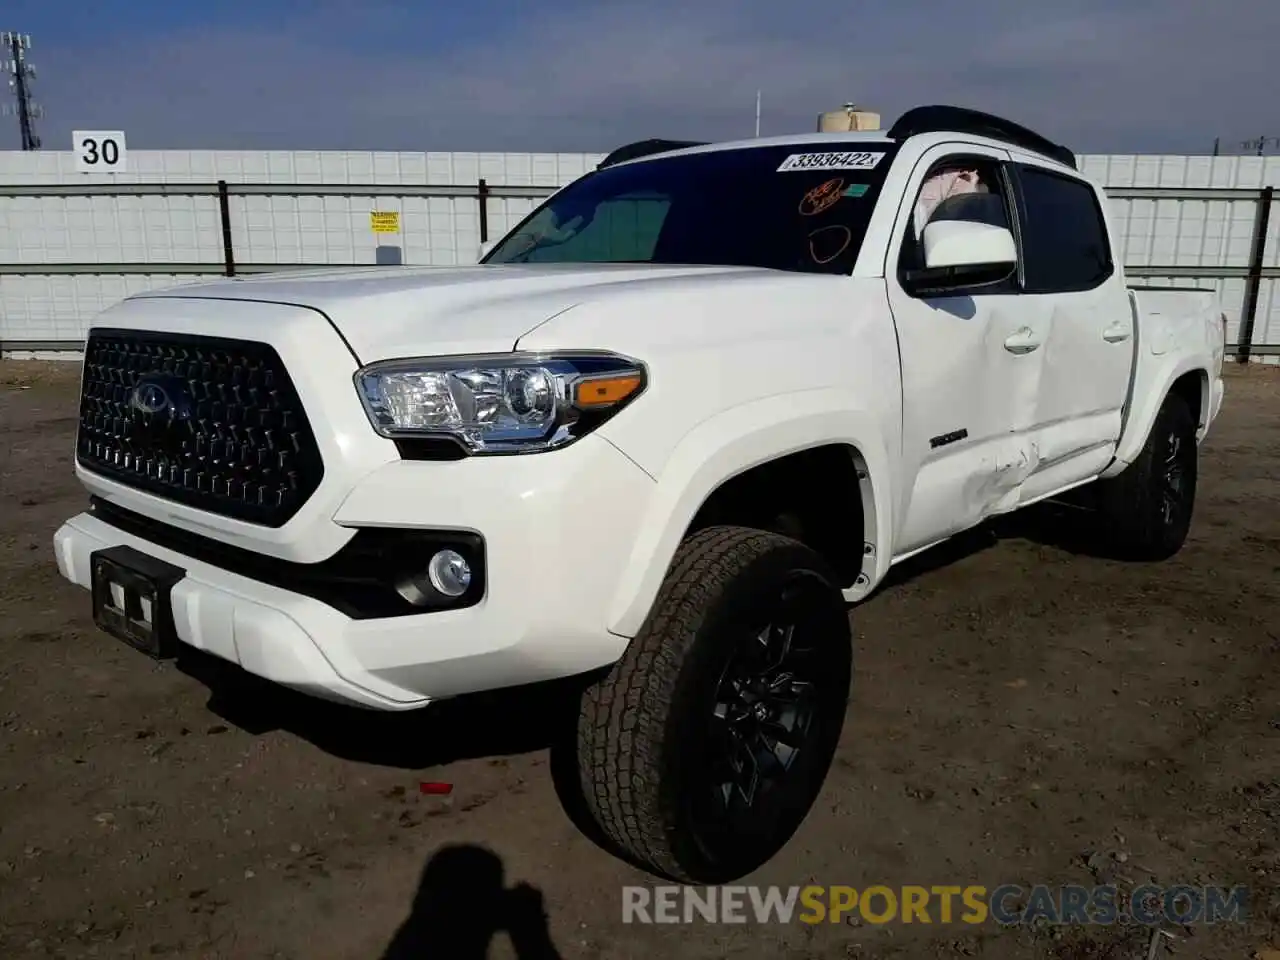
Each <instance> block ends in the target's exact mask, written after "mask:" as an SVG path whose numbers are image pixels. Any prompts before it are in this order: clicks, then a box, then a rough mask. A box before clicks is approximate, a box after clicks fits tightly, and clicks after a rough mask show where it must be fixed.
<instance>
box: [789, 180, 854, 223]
mask: <svg viewBox="0 0 1280 960" xmlns="http://www.w3.org/2000/svg"><path fill="white" fill-rule="evenodd" d="M843 187H844V180H843V179H841V178H840V177H835V178H833V179H831V180H828V181H827V182H826V183H820V184H818V185H817V186H816V187H814V188H813V189H812V190H810V191H808V192H807V193H806V194H805V195H804V196H803V197H801V198H800V216H802V217H813V216H817V215H818V214H819V213H821V212H822V211H823V210H826V209H827V208H828V207H831V206H834V205H835V204H836V203H838V202H839V200H840V197H841V193H840V191H841V189H842V188H843Z"/></svg>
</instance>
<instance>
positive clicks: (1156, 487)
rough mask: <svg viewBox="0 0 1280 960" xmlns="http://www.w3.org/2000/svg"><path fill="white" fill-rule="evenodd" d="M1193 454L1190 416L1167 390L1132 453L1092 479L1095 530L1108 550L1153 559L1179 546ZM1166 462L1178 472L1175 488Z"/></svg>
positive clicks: (1187, 520)
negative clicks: (1111, 471) (1117, 470)
mask: <svg viewBox="0 0 1280 960" xmlns="http://www.w3.org/2000/svg"><path fill="white" fill-rule="evenodd" d="M1197 460H1198V451H1197V448H1196V422H1195V418H1194V417H1193V416H1192V414H1191V410H1190V408H1189V407H1188V406H1187V402H1186V401H1185V400H1184V399H1183V398H1182V397H1180V396H1178V395H1177V394H1170V395H1169V396H1167V397H1165V400H1164V403H1163V404H1162V405H1161V407H1160V411H1159V412H1158V413H1157V414H1156V419H1155V422H1154V423H1153V424H1152V426H1151V432H1150V433H1149V434H1148V435H1147V442H1146V444H1145V445H1144V446H1143V448H1142V452H1141V453H1139V454H1138V457H1137V459H1136V460H1134V461H1133V463H1131V464H1130V465H1129V466H1128V467H1127V468H1125V470H1124V472H1123V473H1121V474H1119V475H1118V476H1116V477H1112V478H1110V479H1107V480H1103V481H1100V482H1099V483H1098V485H1097V490H1096V504H1097V509H1098V513H1099V517H1098V520H1099V533H1100V535H1101V537H1102V538H1103V540H1104V541H1105V543H1106V545H1107V546H1108V547H1109V548H1110V551H1111V552H1112V553H1113V554H1115V555H1117V556H1120V557H1123V558H1124V559H1130V560H1146V561H1157V560H1167V559H1168V558H1169V557H1172V556H1173V555H1174V554H1176V553H1177V552H1178V551H1179V550H1181V549H1182V545H1183V544H1184V543H1185V542H1186V539H1187V532H1188V530H1189V529H1190V527H1191V517H1192V513H1193V511H1194V507H1195V496H1196V472H1197V471H1196V467H1197ZM1171 465H1172V466H1174V467H1176V468H1177V469H1178V470H1179V471H1180V476H1181V482H1180V488H1179V489H1178V491H1177V493H1176V494H1174V493H1172V492H1171V487H1170V485H1171V482H1172V481H1171V479H1170V466H1171ZM1170 502H1172V504H1173V509H1172V510H1170V509H1169V505H1170Z"/></svg>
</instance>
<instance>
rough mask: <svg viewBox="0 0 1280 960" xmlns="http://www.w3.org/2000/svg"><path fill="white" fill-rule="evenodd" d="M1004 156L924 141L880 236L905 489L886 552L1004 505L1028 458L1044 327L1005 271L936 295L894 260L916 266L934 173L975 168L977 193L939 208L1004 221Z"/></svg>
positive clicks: (967, 173) (944, 533)
mask: <svg viewBox="0 0 1280 960" xmlns="http://www.w3.org/2000/svg"><path fill="white" fill-rule="evenodd" d="M958 150H963V152H962V153H959V152H957V151H958ZM1008 159H1009V154H1008V153H1007V152H1005V151H1002V150H997V149H986V148H979V147H973V146H964V147H963V148H959V147H950V148H948V147H946V146H943V147H938V148H935V149H934V150H932V151H930V152H929V153H926V154H925V155H924V157H922V158H921V161H920V163H919V165H918V166H917V167H916V169H915V171H914V172H913V174H912V179H911V181H910V182H909V184H908V188H907V191H906V193H905V199H904V203H903V207H902V209H901V210H900V211H899V215H898V219H897V222H896V225H895V234H894V239H893V240H892V241H891V243H890V245H889V252H888V261H887V262H886V265H885V278H886V283H887V286H888V291H889V301H890V306H891V308H892V310H893V318H894V322H895V324H896V325H897V330H898V345H899V351H900V353H901V362H902V383H903V449H902V460H903V477H904V480H905V482H906V484H907V487H908V489H909V495H908V496H907V497H906V498H904V502H903V503H902V505H901V507H900V512H899V516H898V517H897V518H896V519H897V530H898V531H899V534H898V535H897V536H896V537H895V541H896V542H895V550H894V553H895V556H896V557H901V556H903V555H905V554H908V553H911V552H914V551H916V550H919V549H921V548H923V547H927V546H929V545H930V544H932V543H935V542H937V541H939V540H942V539H944V538H946V537H948V536H951V535H952V534H954V533H958V532H960V531H961V530H964V529H967V528H969V527H972V526H974V525H975V524H977V523H979V522H980V521H981V520H982V519H983V518H985V517H987V516H990V515H992V514H994V513H1000V512H1003V511H1005V510H1009V509H1012V508H1013V506H1015V505H1016V504H1017V502H1018V496H1019V490H1020V487H1021V484H1022V482H1023V481H1024V480H1025V479H1026V477H1027V476H1028V475H1029V473H1030V472H1031V470H1032V468H1033V464H1032V463H1031V458H1030V456H1029V451H1028V446H1029V442H1030V441H1029V431H1030V429H1031V426H1032V423H1033V417H1034V410H1035V405H1036V398H1037V390H1038V384H1039V379H1040V365H1041V362H1040V352H1039V349H1038V348H1039V346H1040V345H1041V344H1042V343H1043V340H1044V337H1045V333H1046V331H1045V329H1044V328H1043V325H1041V324H1040V323H1038V322H1037V321H1036V320H1035V318H1033V317H1029V316H1027V315H1026V314H1025V312H1024V311H1023V307H1022V298H1021V296H1020V294H1019V293H1018V288H1017V280H1016V278H1011V279H1010V280H1009V281H1008V282H1007V283H1004V284H1000V285H998V286H991V287H985V288H979V289H977V290H974V291H972V292H970V293H966V294H964V295H963V296H941V297H916V296H912V295H911V294H909V293H908V292H907V291H906V290H905V289H904V288H903V285H902V283H901V271H902V270H905V269H909V268H910V267H911V266H912V265H915V266H923V262H922V260H921V257H922V253H921V252H920V245H919V238H918V235H917V222H919V223H920V224H924V223H927V222H928V221H929V220H930V219H931V218H933V217H938V216H943V215H945V214H944V210H946V209H947V207H948V204H947V201H945V200H944V201H943V202H942V203H941V204H939V205H938V206H937V207H936V208H935V209H934V211H933V213H932V214H930V213H929V201H930V200H932V201H935V202H936V201H937V199H938V194H939V186H938V185H939V184H940V183H941V184H943V185H944V186H943V187H942V189H943V190H944V191H945V190H946V189H948V188H947V187H946V184H947V183H948V181H949V180H950V182H956V181H957V180H958V181H959V182H961V183H964V184H970V183H972V181H973V179H974V175H975V174H976V178H977V181H978V184H979V187H978V192H985V193H986V194H987V197H985V198H982V199H980V200H976V201H975V200H972V199H971V200H966V201H964V202H961V203H957V204H951V205H950V206H951V208H952V209H954V210H956V211H957V215H956V216H950V217H949V218H950V219H957V218H963V219H969V218H971V217H972V218H974V219H982V220H983V221H984V222H987V223H993V224H996V225H1000V226H1010V225H1011V224H1012V223H1013V216H1012V211H1013V209H1014V207H1013V196H1012V193H1011V187H1012V184H1011V182H1010V180H1009V178H1008V173H1007V170H1006V168H1005V165H1006V161H1007V160H1008ZM957 171H959V172H961V173H962V176H961V177H958V178H957V177H956V176H955V174H956V172H957ZM965 189H969V187H967V186H966V187H965ZM921 198H925V199H926V202H925V203H924V204H921V203H920V202H919V201H920V200H921ZM964 211H972V213H965V212H964Z"/></svg>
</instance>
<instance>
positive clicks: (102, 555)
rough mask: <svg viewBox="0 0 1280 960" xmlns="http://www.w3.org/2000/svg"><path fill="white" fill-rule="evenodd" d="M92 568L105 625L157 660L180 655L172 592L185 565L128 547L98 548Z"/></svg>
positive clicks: (99, 619)
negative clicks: (168, 561)
mask: <svg viewBox="0 0 1280 960" xmlns="http://www.w3.org/2000/svg"><path fill="white" fill-rule="evenodd" d="M89 569H90V578H91V583H92V593H93V622H94V623H96V624H97V625H98V627H99V628H100V629H102V630H103V631H105V632H106V633H109V634H110V635H111V636H113V637H115V638H116V639H117V640H123V641H124V642H125V643H127V644H129V646H131V647H133V648H134V649H135V650H140V651H142V652H143V653H145V654H147V655H148V656H149V657H152V658H154V659H156V660H167V659H170V658H172V657H174V656H176V655H177V647H178V636H177V629H176V628H175V626H174V621H173V607H172V603H171V599H170V595H171V592H172V590H173V587H174V586H175V585H176V584H177V583H178V582H179V581H180V580H182V578H183V577H185V576H186V575H187V572H186V571H185V570H183V569H182V568H181V567H175V566H174V565H173V564H171V563H166V562H165V561H163V560H157V559H156V558H155V557H149V556H147V555H146V554H145V553H142V552H141V551H139V550H135V549H133V547H126V546H118V547H108V548H106V549H104V550H95V551H93V553H91V554H90V555H89Z"/></svg>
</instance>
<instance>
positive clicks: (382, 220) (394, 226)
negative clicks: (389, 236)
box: [369, 210, 400, 233]
mask: <svg viewBox="0 0 1280 960" xmlns="http://www.w3.org/2000/svg"><path fill="white" fill-rule="evenodd" d="M369 229H371V230H372V231H373V232H374V233H399V232H400V212H399V211H398V210H396V211H390V212H383V213H379V212H378V211H377V210H374V211H373V212H371V213H370V214H369Z"/></svg>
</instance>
